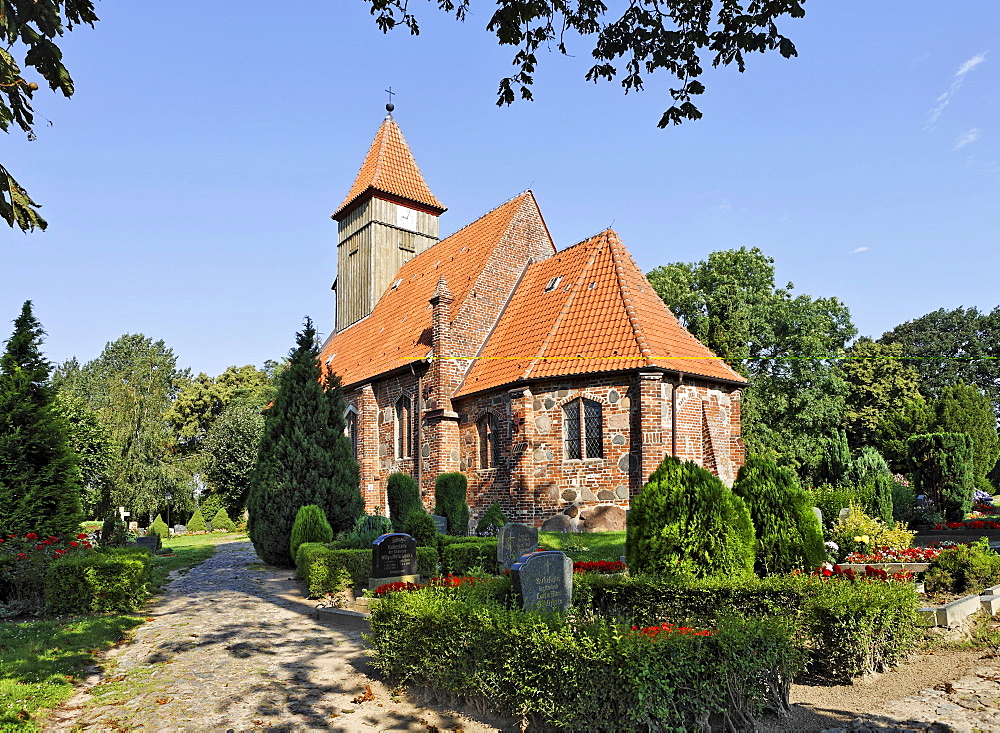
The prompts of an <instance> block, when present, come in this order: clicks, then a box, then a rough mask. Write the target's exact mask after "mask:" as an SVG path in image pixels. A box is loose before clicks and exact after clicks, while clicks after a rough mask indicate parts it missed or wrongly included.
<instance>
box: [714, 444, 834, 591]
mask: <svg viewBox="0 0 1000 733" xmlns="http://www.w3.org/2000/svg"><path fill="white" fill-rule="evenodd" d="M733 493H734V494H736V495H737V496H739V497H741V498H742V499H743V501H744V502H745V503H746V506H747V509H748V510H749V512H750V519H751V521H752V522H753V526H754V531H755V535H756V537H757V546H756V560H755V563H754V568H755V569H756V571H757V573H758V574H760V575H775V574H783V573H787V572H790V571H792V570H795V569H799V570H807V571H811V570H815V569H816V568H818V567H819V566H821V565H822V564H823V562H824V561H825V560H826V549H825V548H824V547H823V528H822V527H821V526H820V523H819V520H818V519H816V514H815V513H814V512H813V510H812V502H811V501H810V500H809V495H808V494H806V492H805V491H803V490H802V489H801V488H800V487H799V483H798V480H797V479H796V478H795V474H793V473H792V472H791V471H789V470H788V469H787V468H779V467H778V465H777V464H776V463H775V462H774V461H772V460H770V459H767V458H760V457H757V456H748V457H747V460H746V463H745V464H744V465H743V466H742V468H740V471H739V474H738V475H737V477H736V483H735V484H733Z"/></svg>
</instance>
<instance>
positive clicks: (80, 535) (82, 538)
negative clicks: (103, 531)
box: [76, 532, 87, 540]
mask: <svg viewBox="0 0 1000 733" xmlns="http://www.w3.org/2000/svg"><path fill="white" fill-rule="evenodd" d="M76 538H77V539H78V540H85V539H87V533H86V532H81V533H80V534H78V535H77V536H76Z"/></svg>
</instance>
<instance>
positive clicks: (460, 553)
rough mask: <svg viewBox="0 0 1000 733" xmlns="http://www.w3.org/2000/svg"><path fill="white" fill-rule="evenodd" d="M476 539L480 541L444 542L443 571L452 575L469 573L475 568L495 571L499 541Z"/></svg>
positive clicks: (442, 549)
mask: <svg viewBox="0 0 1000 733" xmlns="http://www.w3.org/2000/svg"><path fill="white" fill-rule="evenodd" d="M469 539H473V538H471V537H470V538H469ZM475 539H478V540H479V541H478V542H453V543H449V544H442V546H441V553H440V554H441V572H442V573H446V574H450V575H468V574H469V572H470V571H471V570H472V569H473V568H483V569H484V570H486V571H487V572H491V573H495V572H496V569H497V541H496V540H495V539H489V538H482V539H479V538H475Z"/></svg>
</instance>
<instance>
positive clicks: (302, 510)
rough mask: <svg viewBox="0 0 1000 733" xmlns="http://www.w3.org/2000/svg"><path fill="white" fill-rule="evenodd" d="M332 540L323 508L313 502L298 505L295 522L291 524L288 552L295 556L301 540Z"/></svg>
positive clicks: (330, 529) (331, 531) (321, 541)
mask: <svg viewBox="0 0 1000 733" xmlns="http://www.w3.org/2000/svg"><path fill="white" fill-rule="evenodd" d="M332 540H333V529H332V528H331V527H330V523H329V522H328V521H326V515H325V514H324V513H323V510H322V509H320V508H319V507H318V506H316V505H315V504H306V505H305V506H302V507H299V511H298V513H296V515H295V524H293V525H292V537H291V544H290V545H289V553H290V554H291V556H292V557H295V555H296V553H297V552H298V551H299V547H300V546H301V545H302V543H303V542H320V543H324V542H330V541H332Z"/></svg>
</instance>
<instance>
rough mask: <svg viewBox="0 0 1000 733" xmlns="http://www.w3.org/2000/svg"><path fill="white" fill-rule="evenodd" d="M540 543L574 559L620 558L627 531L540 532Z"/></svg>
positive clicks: (623, 549) (622, 553) (585, 560)
mask: <svg viewBox="0 0 1000 733" xmlns="http://www.w3.org/2000/svg"><path fill="white" fill-rule="evenodd" d="M538 544H539V545H540V546H541V547H544V548H545V549H546V550H561V551H562V552H565V553H566V554H567V555H569V556H570V557H571V558H573V560H580V561H584V562H587V561H592V560H618V559H620V558H621V556H622V555H624V554H625V532H581V533H579V534H578V533H575V532H539V533H538Z"/></svg>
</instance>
